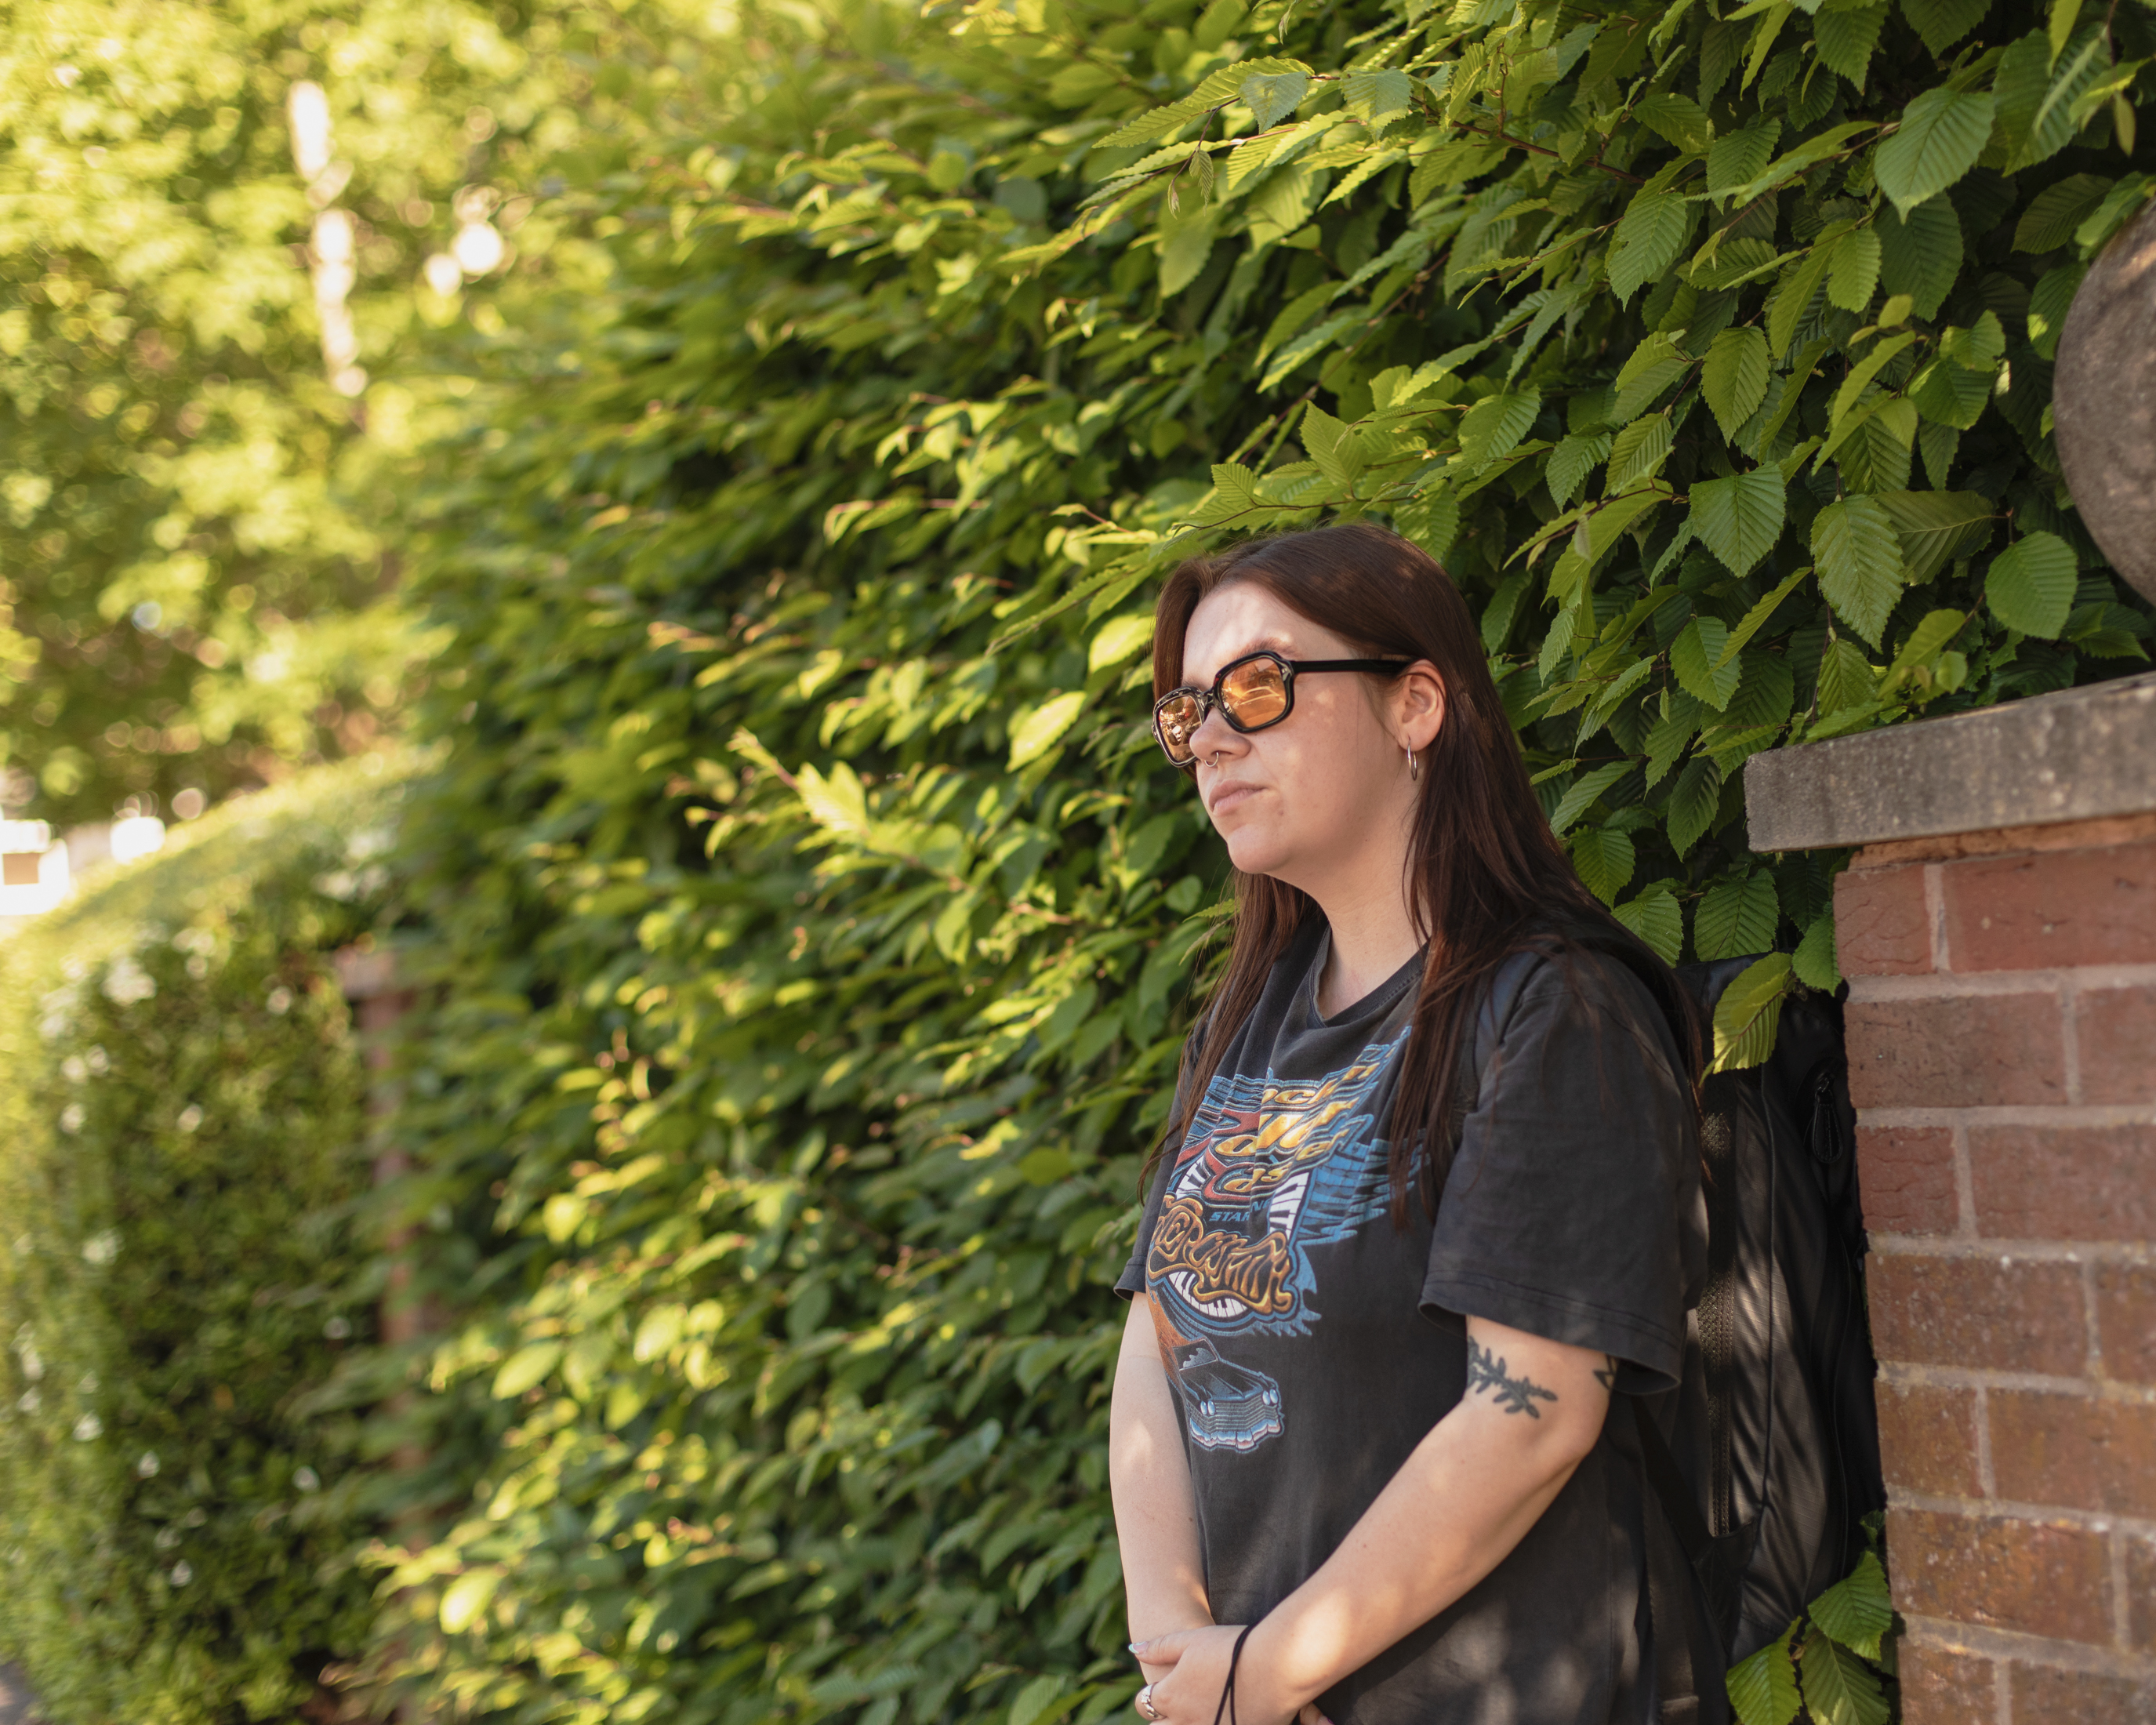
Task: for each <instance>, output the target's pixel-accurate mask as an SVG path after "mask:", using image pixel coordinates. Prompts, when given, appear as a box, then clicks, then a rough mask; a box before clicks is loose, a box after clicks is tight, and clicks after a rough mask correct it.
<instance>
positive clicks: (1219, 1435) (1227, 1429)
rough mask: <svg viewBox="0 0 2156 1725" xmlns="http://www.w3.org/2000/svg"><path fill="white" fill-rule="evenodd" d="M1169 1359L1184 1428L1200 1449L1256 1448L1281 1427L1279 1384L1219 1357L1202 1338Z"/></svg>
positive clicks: (1211, 1345) (1179, 1349)
mask: <svg viewBox="0 0 2156 1725" xmlns="http://www.w3.org/2000/svg"><path fill="white" fill-rule="evenodd" d="M1174 1359H1175V1385H1176V1388H1177V1389H1178V1390H1179V1391H1181V1392H1182V1395H1183V1420H1184V1424H1185V1425H1186V1427H1187V1428H1188V1430H1189V1433H1190V1440H1191V1442H1193V1443H1194V1444H1196V1445H1198V1446H1199V1448H1200V1449H1201V1450H1255V1449H1256V1448H1257V1446H1258V1445H1260V1444H1261V1443H1263V1442H1265V1440H1266V1439H1267V1438H1270V1437H1277V1436H1278V1435H1280V1433H1281V1431H1282V1430H1285V1429H1286V1426H1285V1422H1284V1421H1283V1420H1282V1419H1281V1393H1280V1385H1279V1384H1276V1383H1274V1382H1273V1380H1272V1379H1271V1378H1268V1377H1266V1376H1265V1373H1262V1372H1253V1371H1251V1370H1250V1368H1248V1367H1246V1366H1239V1365H1237V1364H1236V1363H1235V1362H1234V1361H1233V1360H1225V1359H1223V1358H1220V1356H1219V1353H1218V1352H1217V1351H1216V1350H1215V1349H1214V1346H1213V1344H1212V1343H1210V1342H1208V1341H1204V1340H1200V1341H1196V1342H1188V1343H1184V1344H1183V1346H1182V1347H1180V1348H1177V1349H1176V1350H1175V1354H1174Z"/></svg>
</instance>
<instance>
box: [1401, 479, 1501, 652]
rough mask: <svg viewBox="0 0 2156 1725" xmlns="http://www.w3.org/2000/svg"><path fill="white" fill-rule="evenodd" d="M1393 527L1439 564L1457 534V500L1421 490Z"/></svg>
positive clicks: (1433, 488)
mask: <svg viewBox="0 0 2156 1725" xmlns="http://www.w3.org/2000/svg"><path fill="white" fill-rule="evenodd" d="M1393 526H1394V531H1397V532H1398V533H1399V535H1400V536H1402V537H1403V538H1406V539H1412V540H1414V542H1415V543H1416V544H1417V545H1419V546H1420V547H1422V548H1423V549H1424V551H1426V552H1429V553H1430V556H1431V557H1434V558H1435V559H1436V560H1437V561H1438V562H1440V563H1441V562H1444V561H1445V554H1446V553H1447V552H1450V550H1451V549H1452V542H1453V540H1454V538H1455V537H1456V536H1458V534H1459V531H1460V499H1459V498H1458V497H1456V496H1455V495H1453V494H1452V493H1451V492H1450V491H1449V490H1445V489H1443V488H1442V487H1440V486H1437V485H1427V486H1424V488H1423V490H1421V491H1419V492H1418V493H1417V494H1416V495H1414V497H1412V498H1410V499H1409V501H1407V502H1405V503H1404V504H1402V505H1401V506H1399V509H1398V510H1396V511H1394V515H1393ZM1491 650H1492V651H1495V650H1496V649H1494V648H1493V649H1491Z"/></svg>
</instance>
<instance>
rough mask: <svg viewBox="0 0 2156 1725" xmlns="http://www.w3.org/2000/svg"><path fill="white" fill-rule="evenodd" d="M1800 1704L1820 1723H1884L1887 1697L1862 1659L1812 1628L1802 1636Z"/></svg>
mask: <svg viewBox="0 0 2156 1725" xmlns="http://www.w3.org/2000/svg"><path fill="white" fill-rule="evenodd" d="M1802 1662H1803V1666H1804V1706H1805V1707H1806V1708H1807V1709H1808V1710H1809V1712H1810V1713H1811V1715H1812V1717H1814V1718H1815V1719H1816V1720H1818V1721H1819V1722H1820V1725H1886V1716H1887V1708H1886V1693H1885V1692H1884V1691H1883V1690H1881V1688H1880V1686H1879V1679H1878V1678H1877V1677H1876V1676H1874V1675H1873V1674H1872V1672H1871V1671H1870V1669H1869V1668H1867V1667H1866V1666H1865V1664H1864V1662H1863V1661H1861V1660H1860V1659H1858V1658H1857V1656H1856V1655H1855V1654H1853V1653H1851V1652H1849V1651H1847V1650H1846V1649H1844V1648H1841V1647H1838V1646H1836V1645H1835V1644H1834V1643H1833V1642H1832V1641H1830V1640H1828V1639H1827V1638H1826V1637H1825V1635H1820V1633H1818V1631H1816V1630H1815V1631H1813V1633H1811V1634H1810V1635H1806V1636H1805V1637H1804V1654H1803V1661H1802Z"/></svg>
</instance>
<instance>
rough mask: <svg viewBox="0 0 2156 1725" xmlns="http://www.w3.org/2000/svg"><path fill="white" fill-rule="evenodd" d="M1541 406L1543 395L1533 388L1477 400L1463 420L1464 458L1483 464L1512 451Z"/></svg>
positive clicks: (1462, 452)
mask: <svg viewBox="0 0 2156 1725" xmlns="http://www.w3.org/2000/svg"><path fill="white" fill-rule="evenodd" d="M1542 408H1543V398H1542V394H1541V393H1540V392H1539V391H1537V390H1533V389H1524V390H1519V391H1517V392H1514V391H1507V392H1506V393H1503V394H1501V395H1493V396H1491V397H1490V398H1488V399H1487V400H1486V401H1481V402H1478V403H1476V404H1475V406H1473V407H1472V408H1469V409H1468V410H1467V412H1466V414H1465V415H1464V416H1463V417H1462V418H1461V419H1460V455H1461V457H1462V458H1463V459H1466V461H1468V462H1469V463H1471V465H1476V466H1481V465H1486V463H1489V462H1491V461H1495V460H1496V459H1497V458H1498V457H1499V456H1501V455H1507V454H1511V453H1512V450H1513V449H1516V448H1517V447H1518V445H1519V442H1520V439H1522V438H1523V437H1525V436H1526V435H1527V430H1528V428H1529V427H1531V426H1532V424H1534V423H1535V415H1536V414H1537V413H1540V412H1541V411H1542Z"/></svg>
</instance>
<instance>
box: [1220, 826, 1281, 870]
mask: <svg viewBox="0 0 2156 1725" xmlns="http://www.w3.org/2000/svg"><path fill="white" fill-rule="evenodd" d="M1289 854H1290V853H1289V850H1288V847H1287V846H1286V845H1282V844H1281V843H1280V841H1279V839H1278V838H1277V837H1276V835H1275V834H1270V833H1265V832H1251V831H1243V832H1238V833H1231V834H1229V835H1228V860H1229V861H1230V862H1232V863H1233V864H1235V867H1236V869H1237V870H1239V871H1240V872H1241V873H1243V874H1245V875H1278V874H1279V873H1280V871H1281V869H1283V868H1284V867H1286V865H1287V863H1288V858H1289Z"/></svg>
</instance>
